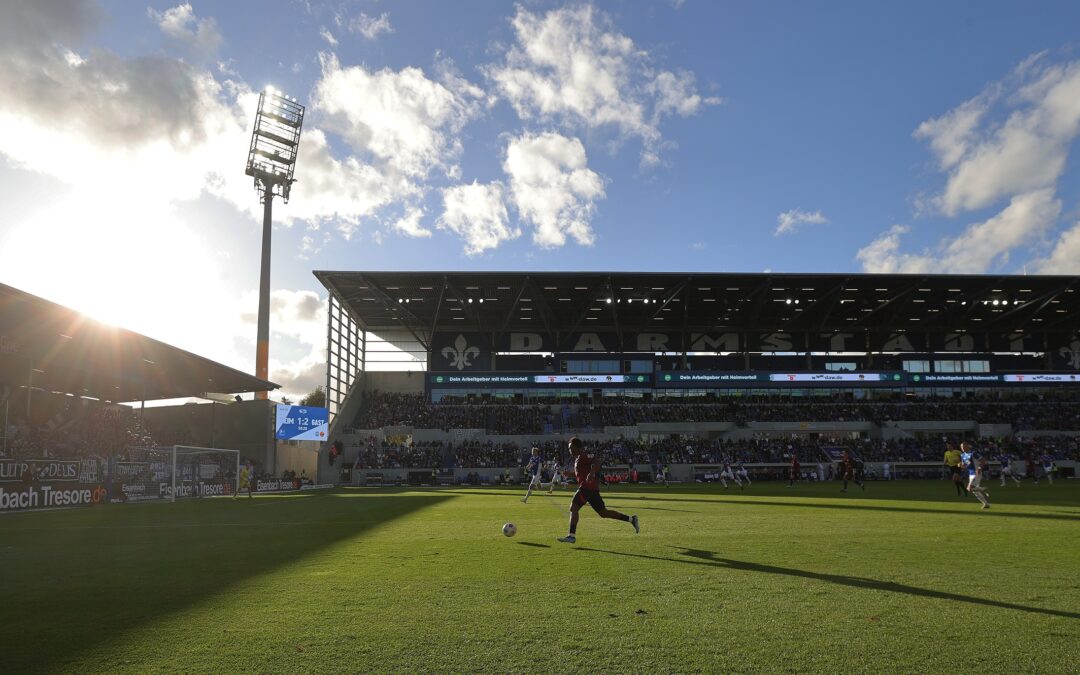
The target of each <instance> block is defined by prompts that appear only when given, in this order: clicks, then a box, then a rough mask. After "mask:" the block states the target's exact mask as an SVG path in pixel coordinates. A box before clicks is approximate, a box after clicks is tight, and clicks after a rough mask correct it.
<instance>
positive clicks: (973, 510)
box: [429, 488, 1080, 522]
mask: <svg viewBox="0 0 1080 675" xmlns="http://www.w3.org/2000/svg"><path fill="white" fill-rule="evenodd" d="M429 494H454V495H459V494H460V495H470V496H473V495H483V496H487V497H504V498H505V497H510V496H513V495H514V494H515V493H513V492H507V491H506V489H505V488H504V489H502V490H494V489H490V488H474V489H471V490H469V489H465V490H462V489H454V488H446V489H441V490H440V489H432V490H430V491H429ZM572 494H573V493H570V492H567V493H566V497H567V498H570V497H571V495H572ZM602 494H603V495H604V498H605V499H609V500H615V501H619V500H628V501H632V502H634V506H632V507H626V508H638V509H650V508H651V509H652V510H658V511H659V510H667V511H679V510H683V509H663V508H662V507H649V506H639V505H638V504H639V503H641V502H647V503H653V502H660V503H667V502H672V503H682V504H710V505H712V506H723V505H724V504H741V505H746V506H791V507H796V508H808V509H858V510H865V511H884V512H892V513H932V514H943V515H950V516H952V515H962V516H976V517H979V518H1021V519H1032V520H1063V521H1074V522H1080V513H1071V512H1068V511H1064V512H1057V510H1055V512H1054V513H1049V512H1043V513H1017V512H1014V511H1006V510H1001V509H1002V507H1004V508H1005V509H1007V508H1008V507H1009V506H1011V505H1013V504H1014V503H1015V502H1005V503H1002V504H998V505H996V506H995V507H993V508H991V509H989V510H987V511H984V510H982V509H980V508H979V503H978V502H977V501H975V500H974V498H970V497H967V498H964V499H962V500H961V499H957V503H958V504H963V506H964V508H963V509H958V508H957V509H949V508H941V509H931V508H918V507H915V506H884V505H880V504H877V503H875V502H878V501H882V500H893V498H894V496H893V495H888V496H884V495H883V496H872V495H871V496H867V495H864V494H863V493H858V494H856V495H855V496H853V497H847V498H843V497H840V496H839V495H834V494H799V493H791V497H793V498H794V499H791V500H781V499H779V495H765V496H767V497H773V498H774V499H755V498H753V497H751V498H748V499H747V498H732V497H730V496H728V493H717V495H716V498H715V499H708V498H702V497H691V496H681V495H683V494H686V495H691V494H701V493H700V492H698V493H691V492H682V491H678V492H669V491H667V490H664V491H660V492H655V491H648V492H646V491H641V490H630V491H626V490H612V491H603V490H602ZM805 499H847V500H848V501H845V502H844V503H841V504H837V503H823V502H821V503H819V502H807V501H802V500H805ZM905 499H909V500H914V499H915V497H914V496H911V497H907V498H905ZM927 501H932V502H933V503H935V504H936V503H939V502H938V501H936V500H927ZM941 503H948V502H941ZM1052 505H1054V504H1048V506H1052ZM687 512H689V513H698V512H697V511H687Z"/></svg>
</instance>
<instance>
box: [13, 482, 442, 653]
mask: <svg viewBox="0 0 1080 675" xmlns="http://www.w3.org/2000/svg"><path fill="white" fill-rule="evenodd" d="M343 496H345V495H343V494H341V493H336V494H335V493H332V494H328V495H325V496H320V497H319V498H306V499H295V498H294V499H287V498H285V497H272V496H260V497H256V498H255V499H252V500H248V499H246V498H241V499H239V500H238V501H235V502H233V501H232V500H229V499H210V500H191V501H187V502H183V503H180V502H178V503H176V504H147V505H140V506H131V505H122V506H104V507H99V508H95V509H83V510H77V511H76V510H72V511H63V512H56V513H30V514H17V515H15V516H11V517H7V518H6V519H5V520H3V521H2V522H0V542H3V545H2V546H0V570H2V571H0V578H3V583H2V584H0V635H3V636H5V641H4V643H3V644H4V647H3V649H2V654H0V671H3V672H10V673H20V672H31V671H73V670H79V669H85V668H86V663H85V658H86V654H87V653H93V652H95V651H97V650H99V649H102V648H106V649H107V645H108V644H109V643H112V642H122V641H123V640H125V639H128V633H129V631H133V630H135V631H137V630H140V629H142V628H144V627H146V626H153V625H154V624H155V623H156V622H159V621H162V620H168V617H169V616H170V615H174V614H178V613H183V612H185V611H192V608H195V607H197V606H198V605H200V604H202V603H204V602H211V603H213V602H216V601H217V600H216V598H220V597H222V596H223V595H224V594H228V593H234V592H237V591H236V590H235V589H236V588H237V587H240V586H242V584H244V583H245V582H246V581H247V580H249V579H253V578H258V577H261V576H264V575H272V574H273V571H274V570H275V569H278V568H281V567H286V566H289V565H292V564H295V563H297V562H298V561H301V560H303V559H304V558H307V557H309V556H312V555H317V554H318V553H319V552H320V551H321V550H324V549H326V548H329V547H332V546H334V545H336V544H338V543H340V542H342V541H346V540H355V539H356V538H357V537H358V536H360V535H363V534H364V533H365V532H368V531H370V530H373V529H375V528H378V527H381V526H383V525H385V524H387V523H390V522H392V521H394V520H396V519H398V518H402V517H405V516H408V515H409V514H411V513H413V512H415V511H418V510H420V509H425V508H428V507H430V506H434V505H436V504H439V503H440V502H443V501H445V500H447V499H450V498H451V496H450V495H445V496H444V495H440V494H438V493H428V494H424V495H398V494H395V495H373V496H372V497H371V498H363V497H362V496H360V495H353V496H355V497H360V498H351V499H341V498H339V497H343ZM287 502H288V503H287ZM273 504H280V506H273ZM263 506H268V507H269V508H260V507H263ZM243 593H245V594H246V596H245V600H244V601H245V602H248V603H253V604H254V606H255V607H256V608H257V607H258V606H259V604H258V602H257V598H258V596H257V593H258V591H252V590H251V589H244V591H243ZM195 611H198V610H195ZM254 611H260V610H259V609H255V610H254ZM214 625H215V626H217V624H214ZM218 630H220V627H218ZM151 639H152V638H151ZM160 648H161V650H162V651H166V650H168V649H170V648H171V645H168V644H166V643H162V644H161V645H160Z"/></svg>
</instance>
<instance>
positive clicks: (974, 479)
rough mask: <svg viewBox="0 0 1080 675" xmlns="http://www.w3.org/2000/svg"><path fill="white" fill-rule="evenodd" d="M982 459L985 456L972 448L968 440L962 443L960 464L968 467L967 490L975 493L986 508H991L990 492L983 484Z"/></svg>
mask: <svg viewBox="0 0 1080 675" xmlns="http://www.w3.org/2000/svg"><path fill="white" fill-rule="evenodd" d="M982 459H983V458H982V456H980V455H979V453H977V452H975V451H974V450H972V449H971V445H969V444H968V443H966V442H964V443H961V444H960V464H961V465H962V466H963V467H964V468H966V469H967V472H968V484H967V491H968V493H969V494H973V495H975V498H976V499H978V500H979V501H980V502H982V505H983V506H982V507H983V508H984V509H988V508H990V500H989V499H988V497H989V496H990V493H989V492H987V491H986V488H984V487H982V485H981V483H982V477H983V468H982V467H981V466H980V464H979V462H980V460H982Z"/></svg>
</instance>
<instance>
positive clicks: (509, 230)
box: [437, 182, 521, 255]
mask: <svg viewBox="0 0 1080 675" xmlns="http://www.w3.org/2000/svg"><path fill="white" fill-rule="evenodd" d="M442 196H443V213H442V216H440V217H439V221H438V223H437V226H438V227H439V229H445V230H450V231H451V232H454V233H455V234H457V235H458V236H460V237H461V238H462V239H464V240H465V253H466V254H468V255H477V254H480V253H483V252H484V251H486V250H488V249H493V248H497V247H498V246H499V244H501V243H502V242H504V241H509V240H511V239H516V238H517V237H520V236H521V230H520V229H518V228H515V227H511V226H510V224H509V220H510V219H509V216H508V214H507V212H506V204H505V202H504V198H503V186H502V183H498V182H494V183H487V184H483V185H482V184H479V183H476V182H473V183H471V184H468V185H456V186H454V187H450V188H446V189H444V190H443V191H442Z"/></svg>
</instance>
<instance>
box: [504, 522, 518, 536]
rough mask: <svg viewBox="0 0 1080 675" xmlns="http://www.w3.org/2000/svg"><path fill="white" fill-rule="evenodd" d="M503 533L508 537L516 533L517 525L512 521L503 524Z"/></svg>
mask: <svg viewBox="0 0 1080 675" xmlns="http://www.w3.org/2000/svg"><path fill="white" fill-rule="evenodd" d="M503 534H505V535H506V536H508V537H512V536H514V535H515V534H517V525H514V524H513V523H507V524H505V525H503Z"/></svg>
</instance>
